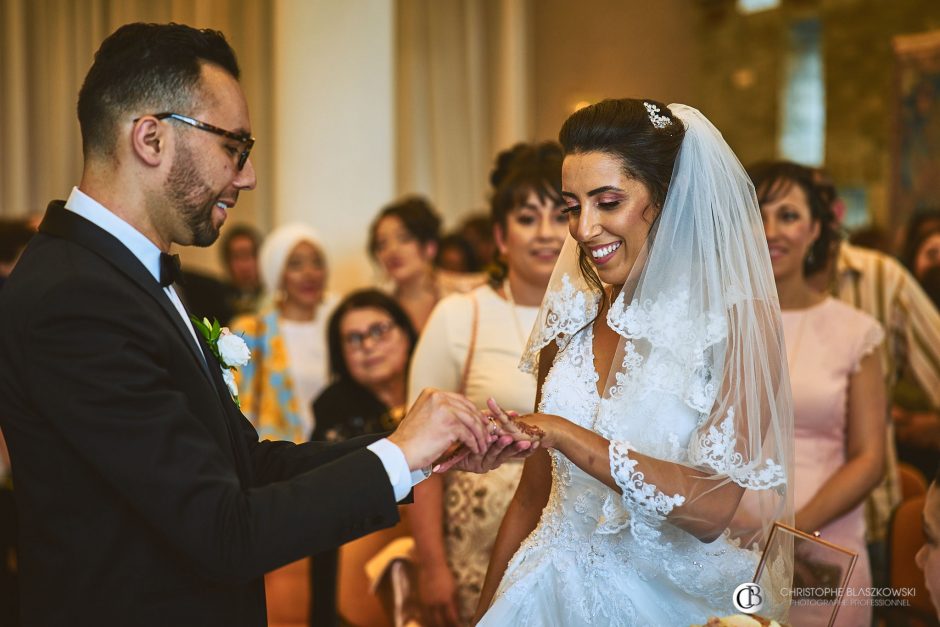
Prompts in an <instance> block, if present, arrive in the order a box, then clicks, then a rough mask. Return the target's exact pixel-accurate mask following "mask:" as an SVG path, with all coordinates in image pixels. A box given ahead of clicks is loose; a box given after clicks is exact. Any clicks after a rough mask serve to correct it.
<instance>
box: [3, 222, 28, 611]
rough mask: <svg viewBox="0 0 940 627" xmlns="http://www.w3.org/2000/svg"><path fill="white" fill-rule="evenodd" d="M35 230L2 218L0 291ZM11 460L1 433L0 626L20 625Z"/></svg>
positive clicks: (23, 223) (22, 223)
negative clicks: (15, 566) (15, 567)
mask: <svg viewBox="0 0 940 627" xmlns="http://www.w3.org/2000/svg"><path fill="white" fill-rule="evenodd" d="M35 233H36V229H35V228H34V227H33V226H32V225H31V224H30V223H29V222H28V221H27V220H19V219H14V218H0V288H2V287H3V284H4V283H5V282H6V279H7V277H8V276H9V275H10V272H12V271H13V266H15V265H16V262H17V260H18V259H19V258H20V255H21V254H22V253H23V250H24V249H25V248H26V245H27V244H28V243H29V240H30V238H31V237H32V236H33V235H34V234H35ZM9 470H10V460H9V457H8V456H7V448H6V442H4V440H3V433H0V625H17V624H19V622H18V621H19V593H18V590H17V584H16V570H15V569H14V567H13V564H14V563H15V560H16V558H15V555H16V508H15V505H14V501H13V490H12V483H11V478H10V475H9Z"/></svg>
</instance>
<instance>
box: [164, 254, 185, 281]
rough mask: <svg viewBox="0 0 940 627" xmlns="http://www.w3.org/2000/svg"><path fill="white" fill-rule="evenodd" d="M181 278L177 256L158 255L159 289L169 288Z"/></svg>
mask: <svg viewBox="0 0 940 627" xmlns="http://www.w3.org/2000/svg"><path fill="white" fill-rule="evenodd" d="M182 277H183V269H182V266H181V265H180V256H179V255H168V254H167V253H160V287H169V286H171V285H173V284H174V283H176V282H177V281H179V280H180V279H181V278H182Z"/></svg>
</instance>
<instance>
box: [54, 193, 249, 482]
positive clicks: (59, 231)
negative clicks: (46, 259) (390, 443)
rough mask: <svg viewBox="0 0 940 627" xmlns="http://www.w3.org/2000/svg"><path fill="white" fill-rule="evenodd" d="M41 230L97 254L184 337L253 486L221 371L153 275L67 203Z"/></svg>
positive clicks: (245, 476) (238, 465)
mask: <svg viewBox="0 0 940 627" xmlns="http://www.w3.org/2000/svg"><path fill="white" fill-rule="evenodd" d="M39 230H40V231H41V232H42V233H45V234H47V235H51V236H53V237H60V238H63V239H67V240H69V241H72V242H75V243H76V244H79V245H81V246H84V247H85V248H87V249H88V250H90V251H92V252H94V253H96V254H97V255H99V256H100V257H102V258H104V259H105V260H106V261H108V262H109V263H110V264H111V265H112V266H114V267H115V268H116V269H117V270H118V271H119V272H121V273H122V274H123V275H124V276H126V277H127V278H128V279H129V280H130V281H131V282H133V283H135V284H136V285H137V286H138V287H140V289H142V290H144V291H145V292H146V293H147V294H149V295H150V296H151V297H152V298H153V300H154V301H156V303H157V305H159V306H160V308H161V309H162V310H163V312H164V313H165V314H166V316H167V318H168V319H169V321H170V323H171V324H172V325H173V326H174V327H175V328H176V330H177V331H178V332H179V334H180V336H182V338H183V340H184V343H185V344H186V346H187V347H188V348H189V351H190V353H191V355H192V358H193V359H195V360H196V361H197V362H199V365H200V367H201V368H202V372H203V374H204V375H205V377H206V381H207V383H208V384H209V385H210V386H212V388H213V389H214V390H215V392H216V395H217V397H218V400H219V402H220V405H221V407H220V409H221V411H222V417H223V421H224V422H225V429H226V430H227V431H228V435H229V440H230V442H231V444H232V449H233V451H234V454H235V460H236V468H237V471H238V474H239V476H240V478H241V479H242V481H243V482H249V483H250V478H249V470H248V469H249V466H248V462H247V460H246V453H245V451H244V450H243V446H242V445H241V443H240V442H239V441H238V438H237V436H236V430H235V425H234V424H233V418H232V416H231V411H230V409H229V407H228V404H230V403H231V402H232V401H231V396H230V395H229V392H228V387H227V386H226V385H225V382H224V381H223V380H222V373H221V370H220V369H219V368H218V367H216V366H217V365H218V362H217V361H216V359H215V356H214V355H212V353H211V352H210V351H209V349H208V346H206V345H205V342H204V341H203V339H202V337H200V336H199V334H198V333H197V334H196V335H197V338H198V340H197V342H193V335H192V333H191V332H190V330H189V329H188V328H187V326H186V325H187V323H185V322H184V321H183V319H182V318H181V317H180V314H179V312H178V311H177V309H176V307H175V306H174V305H173V302H172V301H171V300H170V298H169V297H168V296H167V295H166V292H164V291H163V288H162V287H160V285H159V283H157V282H156V281H155V280H154V278H153V275H152V274H150V272H148V271H147V268H145V267H144V265H143V264H142V263H141V262H140V260H139V259H137V257H136V256H134V254H133V253H132V252H131V251H130V250H129V249H128V248H127V247H126V246H125V245H124V244H122V243H121V241H120V240H119V239H117V238H116V237H114V236H113V235H111V234H110V233H108V232H107V231H105V230H104V229H102V228H100V227H98V226H97V225H95V224H94V223H92V222H90V221H88V220H86V219H85V218H83V217H81V216H80V215H78V214H76V213H74V212H72V211H69V210H68V209H66V208H65V203H64V202H63V201H61V200H57V201H53V202H51V203H49V207H48V208H47V209H46V216H45V217H44V218H43V221H42V223H41V224H40V225H39ZM210 366H211V367H210ZM246 485H247V483H246Z"/></svg>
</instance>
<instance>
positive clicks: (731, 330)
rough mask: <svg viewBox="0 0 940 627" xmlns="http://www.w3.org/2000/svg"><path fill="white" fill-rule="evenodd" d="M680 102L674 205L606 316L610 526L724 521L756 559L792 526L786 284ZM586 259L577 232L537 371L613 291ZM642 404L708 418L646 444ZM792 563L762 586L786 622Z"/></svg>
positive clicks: (730, 535)
mask: <svg viewBox="0 0 940 627" xmlns="http://www.w3.org/2000/svg"><path fill="white" fill-rule="evenodd" d="M669 108H670V110H671V111H672V112H673V114H674V115H675V116H676V117H678V118H679V120H681V122H682V123H683V124H684V125H685V126H686V133H685V137H684V139H683V142H682V146H681V148H680V152H679V155H678V158H677V161H676V165H675V167H674V170H673V175H672V180H671V183H670V185H669V190H668V193H667V196H666V200H665V203H664V206H663V208H662V211H661V214H660V216H659V218H658V220H657V221H656V223H655V224H654V226H653V229H652V231H651V233H650V236H649V239H648V241H647V244H646V247H645V249H644V250H643V251H642V252H641V253H640V256H639V258H638V260H637V262H636V265H635V266H634V268H633V271H632V272H631V274H630V276H629V277H628V279H627V281H626V283H625V284H624V285H623V287H622V289H620V290H619V291H616V290H615V289H614V288H613V287H612V286H605V289H607V293H608V296H609V297H610V298H612V299H613V302H612V304H611V306H610V308H609V311H608V312H607V316H606V322H607V324H608V325H609V326H610V327H611V328H612V329H613V330H615V331H616V332H617V333H618V334H619V335H620V342H619V346H618V348H617V350H616V352H615V355H614V359H613V363H612V365H611V368H610V374H609V376H608V379H607V381H606V384H605V386H604V393H603V396H602V399H601V402H600V405H599V409H598V412H597V416H596V418H595V424H594V425H593V427H594V428H595V430H596V431H598V432H599V433H601V434H602V435H604V436H605V437H607V438H608V439H609V440H610V450H609V452H610V460H611V472H612V474H613V476H614V478H615V480H616V481H617V483H618V485H619V486H620V488H621V490H622V495H621V497H620V498H619V499H608V502H607V503H605V505H604V514H605V517H604V518H605V525H606V529H604V530H603V531H604V532H606V533H630V534H632V535H633V536H634V537H635V538H640V539H643V541H645V542H655V541H656V539H657V537H658V536H659V535H660V533H661V531H662V526H663V525H672V526H679V527H682V528H684V529H687V530H688V529H695V528H696V526H697V525H701V526H703V527H707V526H708V525H713V524H714V522H715V520H722V521H727V525H726V527H725V529H724V531H723V533H722V536H724V537H725V538H726V540H730V541H732V542H734V543H735V544H737V545H738V546H740V547H742V548H747V549H751V550H753V551H754V552H755V553H756V552H759V551H760V550H761V549H762V548H763V545H764V542H765V541H766V539H767V536H768V535H769V532H770V529H771V526H772V524H773V523H774V522H775V521H781V522H784V523H787V524H792V522H793V505H792V494H791V487H790V484H789V481H790V477H791V472H792V468H791V465H792V457H793V452H792V442H793V410H792V400H791V396H790V386H789V378H788V373H787V363H786V351H785V349H784V344H783V333H782V323H781V318H780V309H779V304H778V302H777V295H776V287H775V283H774V278H773V273H772V270H771V265H770V258H769V255H768V252H767V244H766V239H765V237H764V231H763V226H762V222H761V217H760V210H759V206H758V203H757V199H756V196H755V194H754V189H753V186H752V185H751V182H750V179H749V178H748V176H747V174H746V172H745V171H744V168H743V167H742V166H741V164H740V162H739V161H738V159H737V157H735V155H734V153H733V152H732V151H731V149H730V148H729V147H728V145H727V144H726V142H725V141H724V139H723V138H722V137H721V134H720V133H719V132H718V130H717V129H716V128H715V127H714V126H713V125H712V124H711V123H710V122H709V121H708V120H707V119H706V118H705V117H704V116H703V115H702V114H701V113H700V112H699V111H697V110H696V109H694V108H691V107H688V106H685V105H678V104H673V105H670V107H669ZM578 265H579V264H578V245H577V243H576V242H575V241H574V240H573V239H571V238H570V237H569V238H568V240H567V241H566V243H565V245H564V247H563V250H562V253H561V256H560V258H559V261H558V263H557V265H556V267H555V271H554V273H553V275H552V278H551V281H550V283H549V287H548V290H547V292H546V296H545V299H544V301H543V304H542V308H541V310H540V312H539V317H538V319H537V320H536V324H535V326H534V328H533V331H532V335H531V337H530V339H529V343H528V345H527V347H526V351H525V352H524V354H523V359H522V363H521V365H522V367H523V369H526V370H529V371H534V370H535V368H536V364H537V362H538V355H539V352H540V351H541V350H542V349H543V348H544V347H545V346H546V345H547V344H548V343H549V342H552V341H554V342H556V343H557V345H558V347H559V349H560V350H561V351H564V349H565V347H566V346H567V345H568V344H569V343H570V342H571V340H572V338H573V337H574V336H575V335H576V334H578V333H582V332H584V330H585V328H586V327H587V326H589V325H590V324H591V321H592V320H593V319H594V318H595V316H596V315H597V311H598V303H599V301H600V296H601V295H600V293H599V292H597V291H596V290H595V289H594V288H592V286H591V285H590V283H588V282H587V281H586V280H585V279H584V278H583V276H582V275H581V272H580V270H579V268H578ZM596 366H597V368H598V370H599V371H601V372H603V369H602V368H603V365H601V364H596ZM674 403H678V405H675V404H674ZM637 404H641V405H645V406H648V407H649V410H648V412H645V418H646V420H647V421H648V422H649V424H651V425H655V423H656V421H657V415H662V414H661V412H669V411H673V410H675V411H678V412H686V411H688V410H692V413H693V415H695V416H697V418H696V419H695V424H694V425H692V428H691V430H690V433H686V434H683V435H682V436H680V437H673V436H670V438H669V439H668V440H667V441H662V440H663V438H662V437H659V441H657V440H655V439H649V440H647V441H644V440H645V438H644V435H643V434H644V433H645V431H643V429H644V428H645V426H644V425H637V424H632V423H636V418H635V416H636V413H637ZM672 408H674V409H672ZM625 416H631V418H630V419H629V420H625V419H624V418H623V417H625ZM686 436H687V437H686ZM635 439H638V440H637V441H634V440H635ZM742 493H743V496H742ZM768 572H769V571H768ZM791 572H792V561H791V559H790V558H789V557H785V558H784V559H783V561H782V562H781V560H780V559H778V560H776V562H775V565H774V569H773V579H774V580H773V581H771V580H765V581H763V582H762V583H763V585H764V588H765V591H766V589H768V588H769V589H770V594H769V595H768V597H769V598H768V607H767V608H766V609H765V610H763V611H762V613H763V614H768V615H773V616H776V617H783V616H784V615H785V613H786V605H787V602H786V599H785V598H784V597H782V596H780V595H779V594H777V592H778V591H780V590H783V589H785V588H787V587H788V585H789V577H790V573H791ZM768 576H769V575H768Z"/></svg>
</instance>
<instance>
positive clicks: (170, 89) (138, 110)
mask: <svg viewBox="0 0 940 627" xmlns="http://www.w3.org/2000/svg"><path fill="white" fill-rule="evenodd" d="M204 62H205V63H213V64H215V65H218V66H219V67H221V68H222V69H224V70H225V71H227V72H228V73H229V74H231V75H232V76H233V77H234V78H235V79H238V76H239V70H238V61H237V60H236V59H235V52H234V51H233V50H232V48H231V46H229V44H228V42H227V41H225V36H224V35H223V34H222V33H220V32H219V31H216V30H210V29H201V30H200V29H196V28H192V27H191V26H186V25H184V24H172V23H171V24H143V23H140V22H137V23H134V24H126V25H124V26H122V27H120V28H119V29H117V30H116V31H114V32H113V33H112V34H111V35H109V36H108V38H107V39H105V40H104V41H103V42H102V43H101V47H100V48H98V52H96V53H95V61H94V63H93V64H92V66H91V69H90V70H88V75H87V76H85V82H84V83H83V84H82V89H81V91H79V93H78V123H79V125H80V126H81V130H82V153H83V154H84V155H85V158H86V159H87V158H88V157H89V156H90V155H92V154H96V153H97V154H106V155H112V154H113V152H114V147H115V142H116V139H117V138H116V133H115V129H116V124H117V122H118V120H119V119H121V118H122V117H126V116H134V117H138V116H141V115H147V114H153V113H162V112H173V113H182V114H188V113H189V112H190V109H191V108H192V106H193V104H194V101H195V100H196V98H197V96H198V93H197V91H198V89H197V88H198V87H199V80H200V76H201V72H202V63H204Z"/></svg>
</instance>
